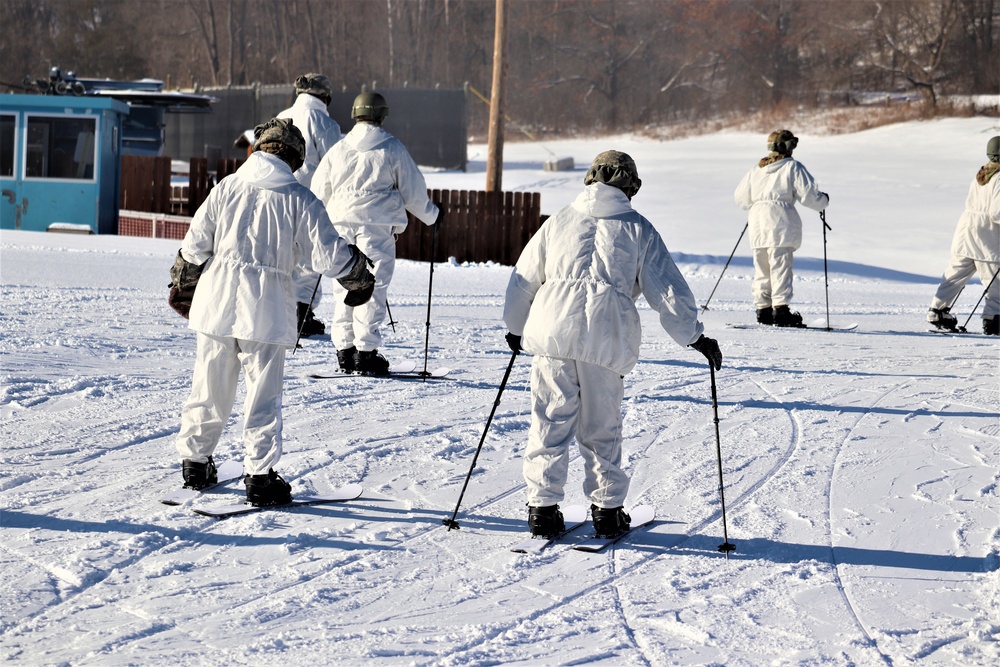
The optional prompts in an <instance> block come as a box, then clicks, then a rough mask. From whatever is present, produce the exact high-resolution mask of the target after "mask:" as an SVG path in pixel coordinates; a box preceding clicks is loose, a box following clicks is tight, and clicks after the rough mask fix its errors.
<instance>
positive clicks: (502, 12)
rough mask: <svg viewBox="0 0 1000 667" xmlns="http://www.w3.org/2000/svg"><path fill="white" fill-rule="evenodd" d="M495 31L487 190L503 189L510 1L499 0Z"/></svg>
mask: <svg viewBox="0 0 1000 667" xmlns="http://www.w3.org/2000/svg"><path fill="white" fill-rule="evenodd" d="M496 12H497V18H496V28H495V29H494V34H493V91H492V93H491V95H490V133H489V145H488V148H487V157H486V191H487V192H500V191H501V190H502V189H503V120H504V88H505V86H506V82H507V0H496Z"/></svg>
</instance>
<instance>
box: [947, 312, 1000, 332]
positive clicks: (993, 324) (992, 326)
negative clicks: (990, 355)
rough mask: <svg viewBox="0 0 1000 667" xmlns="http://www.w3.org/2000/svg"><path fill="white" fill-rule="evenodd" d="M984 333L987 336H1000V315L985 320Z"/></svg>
mask: <svg viewBox="0 0 1000 667" xmlns="http://www.w3.org/2000/svg"><path fill="white" fill-rule="evenodd" d="M955 321H956V322H957V321H958V320H955ZM983 333H984V334H986V335H987V336H1000V315H994V316H993V317H984V318H983Z"/></svg>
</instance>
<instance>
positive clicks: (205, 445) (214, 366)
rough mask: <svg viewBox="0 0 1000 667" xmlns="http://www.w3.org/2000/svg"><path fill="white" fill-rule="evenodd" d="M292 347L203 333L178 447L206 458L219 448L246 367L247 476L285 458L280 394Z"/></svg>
mask: <svg viewBox="0 0 1000 667" xmlns="http://www.w3.org/2000/svg"><path fill="white" fill-rule="evenodd" d="M287 349H288V348H287V346H284V345H274V344H271V343H258V342H256V341H249V340H241V339H237V338H226V337H219V336H209V335H208V334H203V333H199V334H198V351H197V353H196V357H195V364H194V374H193V377H192V379H191V394H190V395H189V396H188V399H187V402H185V403H184V409H183V411H182V412H181V430H180V433H179V434H178V435H177V451H178V452H179V453H180V455H181V459H191V460H192V461H198V462H201V463H204V462H205V461H207V460H208V457H209V456H211V455H212V453H213V452H214V451H215V448H216V446H218V444H219V439H220V438H221V437H222V431H223V429H224V428H225V427H226V422H227V421H228V420H229V416H230V415H231V414H232V412H233V404H234V403H235V401H236V387H237V383H238V381H239V377H240V370H242V371H243V376H244V383H245V384H246V400H245V401H244V403H243V444H244V446H245V447H246V458H245V459H244V462H243V468H244V472H245V473H246V474H247V475H261V474H264V473H266V472H267V471H268V470H269V469H270V468H273V467H274V466H275V465H276V464H277V463H278V459H280V458H281V393H282V387H283V382H284V376H285V351H286V350H287Z"/></svg>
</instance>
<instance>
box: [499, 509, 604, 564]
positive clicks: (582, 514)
mask: <svg viewBox="0 0 1000 667" xmlns="http://www.w3.org/2000/svg"><path fill="white" fill-rule="evenodd" d="M562 515H563V522H564V523H565V524H566V529H565V530H564V531H562V532H561V533H559V534H558V535H556V536H555V537H550V538H548V539H546V538H543V537H532V538H529V539H527V540H523V541H521V542H518V543H517V544H515V545H514V546H512V547H511V548H510V550H511V551H513V552H514V553H518V554H537V553H539V552H541V551H543V550H544V549H545V548H546V547H548V546H549V545H551V544H553V543H554V542H556V541H558V540H561V539H562V538H564V537H566V536H567V535H569V534H570V533H572V532H573V531H574V530H576V529H577V528H579V527H580V526H582V525H583V524H585V523H587V507H586V505H570V506H569V507H566V508H564V509H563V510H562Z"/></svg>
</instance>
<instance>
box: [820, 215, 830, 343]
mask: <svg viewBox="0 0 1000 667" xmlns="http://www.w3.org/2000/svg"><path fill="white" fill-rule="evenodd" d="M819 219H820V220H822V221H823V282H824V283H826V330H827V331H829V330H830V274H829V273H828V272H827V270H826V230H828V229H829V230H830V231H833V227H831V226H830V225H828V224H826V209H823V210H822V211H820V212H819Z"/></svg>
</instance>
